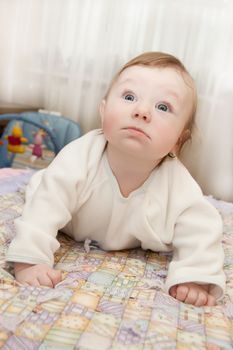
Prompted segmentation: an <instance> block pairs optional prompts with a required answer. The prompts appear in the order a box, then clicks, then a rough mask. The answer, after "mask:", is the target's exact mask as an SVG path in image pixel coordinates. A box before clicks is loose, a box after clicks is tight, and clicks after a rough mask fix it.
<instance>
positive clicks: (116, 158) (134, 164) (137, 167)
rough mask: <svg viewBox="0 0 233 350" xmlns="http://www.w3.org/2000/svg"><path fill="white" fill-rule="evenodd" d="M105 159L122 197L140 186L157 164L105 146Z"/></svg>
mask: <svg viewBox="0 0 233 350" xmlns="http://www.w3.org/2000/svg"><path fill="white" fill-rule="evenodd" d="M106 154H107V159H108V162H109V165H110V168H111V169H112V172H113V174H114V176H115V178H116V180H117V182H118V185H119V189H120V191H121V193H122V195H123V196H124V197H128V196H129V195H130V193H131V192H133V191H135V190H136V189H138V188H139V187H141V186H142V185H143V184H144V182H145V181H146V180H147V179H148V177H149V176H150V174H151V172H152V171H153V170H154V168H155V167H156V165H157V164H154V162H148V161H145V160H143V159H138V158H137V157H132V156H131V155H127V154H122V153H121V152H117V151H116V150H113V149H111V148H110V147H107V150H106Z"/></svg>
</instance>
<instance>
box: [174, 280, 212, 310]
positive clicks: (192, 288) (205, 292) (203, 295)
mask: <svg viewBox="0 0 233 350" xmlns="http://www.w3.org/2000/svg"><path fill="white" fill-rule="evenodd" d="M169 294H170V295H171V296H172V297H173V298H176V299H177V300H179V301H182V302H184V303H186V304H192V305H195V306H214V305H215V304H216V299H215V297H214V296H213V295H211V294H209V285H200V284H197V283H192V282H187V283H181V284H177V285H175V286H172V287H171V288H170V290H169Z"/></svg>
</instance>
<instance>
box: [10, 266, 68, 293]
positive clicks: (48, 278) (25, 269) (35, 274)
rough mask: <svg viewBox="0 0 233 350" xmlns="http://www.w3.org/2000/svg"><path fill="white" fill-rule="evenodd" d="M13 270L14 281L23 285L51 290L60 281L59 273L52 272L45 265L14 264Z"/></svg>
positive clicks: (56, 271)
mask: <svg viewBox="0 0 233 350" xmlns="http://www.w3.org/2000/svg"><path fill="white" fill-rule="evenodd" d="M14 270H15V278H16V280H17V281H18V282H19V283H21V284H24V285H25V284H26V285H30V286H36V287H38V286H47V287H51V288H53V287H55V285H56V284H57V283H59V282H60V281H61V271H59V270H54V269H52V268H51V267H49V266H48V265H45V264H40V265H31V264H26V263H14Z"/></svg>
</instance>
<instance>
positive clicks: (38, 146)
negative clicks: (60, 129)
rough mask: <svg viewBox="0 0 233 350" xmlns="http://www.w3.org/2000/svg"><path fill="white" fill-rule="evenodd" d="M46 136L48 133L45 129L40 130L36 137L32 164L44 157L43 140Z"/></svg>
mask: <svg viewBox="0 0 233 350" xmlns="http://www.w3.org/2000/svg"><path fill="white" fill-rule="evenodd" d="M45 136H46V132H45V131H44V130H43V129H39V130H38V131H37V132H36V133H35V136H34V144H33V145H32V156H31V162H34V161H35V160H36V159H37V158H42V156H43V148H44V146H43V140H44V138H45Z"/></svg>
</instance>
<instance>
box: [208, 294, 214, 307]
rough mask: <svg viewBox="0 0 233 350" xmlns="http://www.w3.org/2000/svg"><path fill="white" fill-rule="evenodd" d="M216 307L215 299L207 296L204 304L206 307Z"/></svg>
mask: <svg viewBox="0 0 233 350" xmlns="http://www.w3.org/2000/svg"><path fill="white" fill-rule="evenodd" d="M215 305H216V299H215V297H214V296H213V295H210V294H208V300H207V303H206V306H215Z"/></svg>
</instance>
